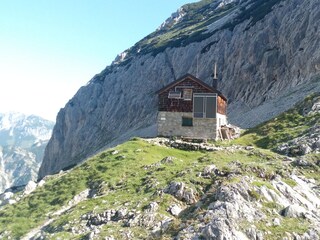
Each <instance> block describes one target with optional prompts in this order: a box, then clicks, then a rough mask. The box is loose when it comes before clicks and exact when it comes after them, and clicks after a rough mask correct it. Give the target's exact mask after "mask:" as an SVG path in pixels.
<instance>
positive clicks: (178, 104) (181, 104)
mask: <svg viewBox="0 0 320 240" xmlns="http://www.w3.org/2000/svg"><path fill="white" fill-rule="evenodd" d="M184 88H191V89H192V92H193V93H212V91H211V90H210V89H207V88H205V87H204V86H202V85H201V84H199V83H197V82H195V81H194V80H192V79H189V78H186V79H185V80H184V81H182V82H180V83H178V84H177V85H174V86H172V87H170V88H168V89H166V90H165V91H163V92H161V93H159V105H158V106H159V111H164V112H192V111H193V99H192V100H184V99H183V89H184ZM176 90H181V92H182V94H181V98H180V99H174V98H168V95H169V92H170V91H176Z"/></svg>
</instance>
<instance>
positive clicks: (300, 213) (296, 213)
mask: <svg viewBox="0 0 320 240" xmlns="http://www.w3.org/2000/svg"><path fill="white" fill-rule="evenodd" d="M305 213H306V209H305V208H304V207H301V206H299V205H289V206H287V207H286V208H285V209H283V210H282V215H283V216H284V217H290V218H299V217H304V215H305Z"/></svg>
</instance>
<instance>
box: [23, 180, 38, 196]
mask: <svg viewBox="0 0 320 240" xmlns="http://www.w3.org/2000/svg"><path fill="white" fill-rule="evenodd" d="M36 188H37V184H36V183H35V182H34V181H29V182H28V184H27V185H26V186H25V188H24V194H25V195H28V194H30V193H32V192H33V191H34V190H36Z"/></svg>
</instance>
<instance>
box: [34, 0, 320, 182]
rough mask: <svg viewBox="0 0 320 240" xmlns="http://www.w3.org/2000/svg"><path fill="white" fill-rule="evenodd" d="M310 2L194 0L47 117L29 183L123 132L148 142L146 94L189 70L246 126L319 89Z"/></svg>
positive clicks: (149, 101)
mask: <svg viewBox="0 0 320 240" xmlns="http://www.w3.org/2000/svg"><path fill="white" fill-rule="evenodd" d="M319 26H320V4H319V1H308V0H269V1H265V0H234V1H224V0H203V1H199V2H197V3H194V4H187V5H185V6H182V8H180V9H179V10H178V12H177V13H176V14H174V15H173V16H172V17H171V18H169V19H168V20H167V21H166V22H165V23H164V24H163V25H162V26H161V27H160V28H159V29H158V30H156V31H155V32H153V33H151V34H149V35H148V36H146V37H145V38H143V39H142V40H141V41H139V42H137V43H136V44H135V45H134V46H132V47H131V48H129V49H128V50H126V51H124V52H123V53H122V54H120V55H119V56H118V57H117V58H116V59H115V61H114V62H113V64H111V65H110V66H108V67H106V68H105V69H104V70H103V71H102V72H101V73H99V74H97V75H96V76H94V77H93V78H92V79H91V81H90V82H89V83H88V84H87V85H86V86H84V87H82V88H80V89H79V91H78V92H77V93H76V94H75V96H74V97H73V98H72V99H71V100H70V101H69V102H68V103H67V104H66V105H65V107H64V108H63V109H62V110H61V111H60V112H59V114H58V116H57V123H56V125H55V128H54V131H53V135H52V138H51V139H50V142H49V143H48V146H47V148H46V151H45V156H44V161H43V163H42V165H41V167H40V170H39V179H41V178H43V177H44V176H46V175H48V174H53V173H57V172H59V171H60V170H61V169H66V168H69V167H71V166H74V165H76V164H78V163H79V162H82V161H84V160H85V159H86V158H87V157H88V156H91V155H93V154H94V153H97V152H99V151H101V149H104V148H106V147H107V146H110V145H115V144H117V143H120V142H122V141H124V140H126V139H129V138H130V137H132V136H142V137H143V136H155V135H156V131H155V129H156V127H155V126H156V118H157V94H156V91H157V90H159V89H161V88H162V87H163V86H165V85H167V84H169V83H170V82H173V81H174V80H176V79H177V78H179V77H181V76H183V75H185V74H186V73H190V74H192V75H195V76H197V77H198V78H199V79H201V80H203V81H204V82H206V83H208V84H210V83H211V81H212V79H211V77H210V76H211V75H212V72H213V65H214V63H217V65H218V75H219V79H220V80H219V87H218V88H219V90H220V91H221V92H222V93H223V94H224V95H226V97H227V98H228V100H229V105H228V119H229V122H231V123H233V124H235V125H238V126H240V127H242V128H248V127H253V126H255V125H257V124H259V123H261V122H264V121H266V120H268V119H270V118H272V117H274V116H276V115H278V114H279V113H281V112H284V111H286V110H287V109H289V108H290V107H292V106H293V105H294V104H295V103H296V102H298V101H299V100H301V99H303V98H304V97H305V96H307V95H309V94H310V93H312V92H317V91H320V84H319V82H320V47H319V46H320V44H319V39H320V31H319Z"/></svg>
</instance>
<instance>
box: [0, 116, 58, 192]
mask: <svg viewBox="0 0 320 240" xmlns="http://www.w3.org/2000/svg"><path fill="white" fill-rule="evenodd" d="M53 125H54V123H53V122H51V121H48V120H45V119H42V118H40V117H38V116H34V115H24V114H22V113H13V112H10V113H5V114H2V113H0V175H1V177H0V192H1V191H3V190H4V189H6V188H8V187H10V186H17V185H23V184H26V183H27V182H28V181H29V180H35V179H36V175H37V171H38V169H39V166H40V164H41V161H42V158H43V153H44V149H45V146H46V145H47V143H48V140H49V138H50V136H51V133H52V128H53Z"/></svg>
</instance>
